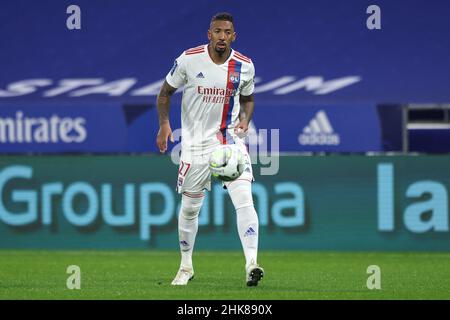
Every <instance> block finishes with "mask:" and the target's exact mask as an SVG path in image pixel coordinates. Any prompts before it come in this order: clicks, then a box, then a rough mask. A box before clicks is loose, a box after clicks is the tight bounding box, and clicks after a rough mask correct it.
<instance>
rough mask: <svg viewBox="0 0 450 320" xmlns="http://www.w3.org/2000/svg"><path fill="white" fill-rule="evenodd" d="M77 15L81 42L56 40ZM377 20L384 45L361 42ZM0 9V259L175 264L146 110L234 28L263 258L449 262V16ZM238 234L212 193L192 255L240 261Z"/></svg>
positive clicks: (238, 7) (218, 7) (326, 4)
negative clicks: (223, 25) (95, 255)
mask: <svg viewBox="0 0 450 320" xmlns="http://www.w3.org/2000/svg"><path fill="white" fill-rule="evenodd" d="M71 4H76V5H78V6H79V7H80V8H81V29H80V30H69V29H68V28H67V26H66V20H67V19H68V18H69V16H70V15H71V14H70V13H66V9H67V7H68V6H69V5H71ZM371 4H377V5H378V6H379V7H380V8H381V29H380V30H369V29H368V28H367V27H366V20H367V19H368V17H369V16H370V14H368V13H366V9H367V7H368V6H369V5H371ZM0 6H1V10H0V35H1V39H2V45H1V50H0V70H1V72H0V154H1V156H0V192H1V198H0V200H1V201H0V248H2V249H5V250H7V249H64V250H65V249H70V250H74V249H122V250H123V249H145V250H150V251H152V252H153V251H155V252H157V251H158V250H172V251H173V252H175V253H176V252H177V251H178V240H177V212H178V206H179V201H180V199H179V197H178V196H177V194H176V193H175V189H174V187H175V183H176V177H177V169H178V168H177V165H176V164H174V163H173V162H172V161H171V159H170V157H169V156H168V155H160V154H159V152H158V150H157V149H156V144H155V138H156V133H157V130H158V121H157V111H156V106H155V101H156V94H157V92H158V89H159V87H160V85H161V81H162V79H163V78H164V76H165V75H166V74H167V72H168V71H169V70H170V68H171V66H172V64H173V60H174V59H175V58H176V57H177V56H178V55H179V54H181V52H182V51H183V50H185V49H187V48H191V47H195V46H198V45H200V44H204V43H206V42H207V38H206V30H207V28H208V25H209V19H210V17H211V16H212V15H213V14H214V13H216V12H218V11H229V12H230V13H232V14H233V15H234V18H235V28H236V31H237V41H236V42H235V44H234V46H233V47H234V48H236V49H237V50H238V51H240V52H242V53H244V54H245V55H247V56H250V57H251V58H252V60H253V62H254V64H255V66H256V77H257V78H256V82H257V84H256V91H255V101H256V108H255V113H254V119H253V123H252V128H251V133H252V135H253V136H257V137H258V140H257V141H258V142H257V143H254V144H253V147H254V148H253V151H254V152H253V153H252V159H254V160H255V164H254V172H255V177H256V182H255V184H254V196H255V205H256V209H257V211H258V213H259V216H260V224H261V227H260V250H261V252H264V250H294V251H295V250H301V251H302V252H303V251H306V252H308V251H322V250H324V251H338V252H341V251H368V252H373V251H395V252H416V251H420V252H448V250H450V241H449V240H450V234H449V221H448V219H449V215H448V205H449V202H448V188H450V170H449V169H450V157H449V155H448V153H449V152H450V120H449V119H450V118H449V112H448V107H449V106H450V104H449V102H450V90H449V84H450V72H449V71H450V58H449V52H450V41H449V40H448V33H449V31H450V27H449V26H448V23H447V21H446V19H444V18H439V17H442V13H443V12H448V10H449V9H450V4H449V2H448V1H432V2H429V1H420V0H414V1H382V0H380V1H377V2H376V3H371V2H368V1H361V0H351V1H345V2H338V1H335V2H333V1H323V0H319V1H301V2H300V1H285V2H282V5H280V3H278V2H273V1H258V5H251V4H250V3H245V2H239V1H170V2H168V1H139V0H133V1H129V2H123V1H76V2H69V1H36V2H33V1H4V2H2V3H1V5H0ZM180 102H181V94H180V92H178V93H176V94H175V96H174V97H173V99H172V108H171V115H170V116H171V123H172V128H173V129H176V128H179V126H180V116H179V112H180V107H179V105H180ZM27 119H28V120H27ZM30 119H31V120H30ZM26 121H34V122H33V123H34V127H33V125H31V126H30V127H29V128H28V129H26V128H25V127H26V126H27V125H26ZM38 128H40V129H38ZM43 128H45V129H43ZM27 130H29V131H27ZM276 130H278V131H276ZM253 142H254V141H253ZM277 145H278V147H279V153H277V152H275V153H272V154H269V155H270V156H273V157H272V158H263V159H262V160H263V161H266V162H262V161H261V158H260V156H261V150H262V151H264V150H269V151H270V150H275V149H274V148H276V147H277ZM174 146H175V147H176V144H175V145H171V146H170V148H169V152H170V151H171V148H172V147H174ZM256 151H259V152H256ZM278 155H279V163H278V164H277V157H276V156H278ZM267 161H271V162H267ZM271 166H273V167H272V168H277V166H278V171H277V173H276V174H274V175H265V174H261V172H263V170H264V168H266V170H269V171H270V169H268V168H270V167H271ZM234 220H235V219H234V210H233V208H232V205H231V202H230V200H229V199H228V196H227V195H226V193H224V191H223V190H221V186H220V185H219V184H218V183H217V184H214V187H213V191H212V192H211V193H210V194H209V195H208V197H207V201H206V203H205V206H204V208H203V210H202V212H201V215H200V228H199V234H198V237H197V241H196V250H200V251H201V250H240V242H239V238H238V235H237V233H236V228H235V221H234ZM4 252H7V251H4ZM176 259H178V258H176ZM177 263H178V262H175V264H177Z"/></svg>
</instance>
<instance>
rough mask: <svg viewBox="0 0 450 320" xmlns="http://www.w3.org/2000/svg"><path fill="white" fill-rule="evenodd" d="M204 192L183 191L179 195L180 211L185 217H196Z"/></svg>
mask: <svg viewBox="0 0 450 320" xmlns="http://www.w3.org/2000/svg"><path fill="white" fill-rule="evenodd" d="M204 198H205V194H204V193H189V194H187V193H183V195H182V197H181V212H180V214H182V215H183V217H184V218H186V219H194V218H196V217H198V215H199V213H200V209H201V208H202V204H203V199H204Z"/></svg>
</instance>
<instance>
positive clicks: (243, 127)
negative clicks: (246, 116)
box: [234, 120, 248, 138]
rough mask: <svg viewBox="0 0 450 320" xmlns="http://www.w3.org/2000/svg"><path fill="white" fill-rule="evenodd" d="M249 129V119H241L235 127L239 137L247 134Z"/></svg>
mask: <svg viewBox="0 0 450 320" xmlns="http://www.w3.org/2000/svg"><path fill="white" fill-rule="evenodd" d="M247 131H248V122H247V120H241V121H239V122H238V123H237V124H236V126H235V127H234V133H235V134H236V135H237V136H238V137H239V138H243V137H245V136H246V135H247Z"/></svg>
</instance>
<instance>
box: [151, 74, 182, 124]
mask: <svg viewBox="0 0 450 320" xmlns="http://www.w3.org/2000/svg"><path fill="white" fill-rule="evenodd" d="M175 91H177V89H176V88H173V87H172V86H170V85H169V84H168V83H167V81H164V83H163V85H162V87H161V90H160V92H159V94H158V97H157V99H156V106H157V108H158V116H159V125H161V124H163V123H165V122H169V110H170V97H171V96H172V95H173V94H174V93H175Z"/></svg>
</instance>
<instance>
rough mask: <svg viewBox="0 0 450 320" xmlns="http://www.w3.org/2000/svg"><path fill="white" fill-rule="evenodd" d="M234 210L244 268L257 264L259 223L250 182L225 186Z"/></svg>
mask: <svg viewBox="0 0 450 320" xmlns="http://www.w3.org/2000/svg"><path fill="white" fill-rule="evenodd" d="M227 190H228V193H229V194H230V197H231V201H232V202H233V205H234V208H235V209H236V219H237V228H238V232H239V238H240V239H241V244H242V248H243V249H244V255H245V267H246V268H247V267H248V266H249V265H251V264H257V255H258V235H259V222H258V215H257V214H256V211H255V207H254V205H253V197H252V189H251V182H250V181H248V180H235V181H232V182H231V183H229V184H228V185H227Z"/></svg>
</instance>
